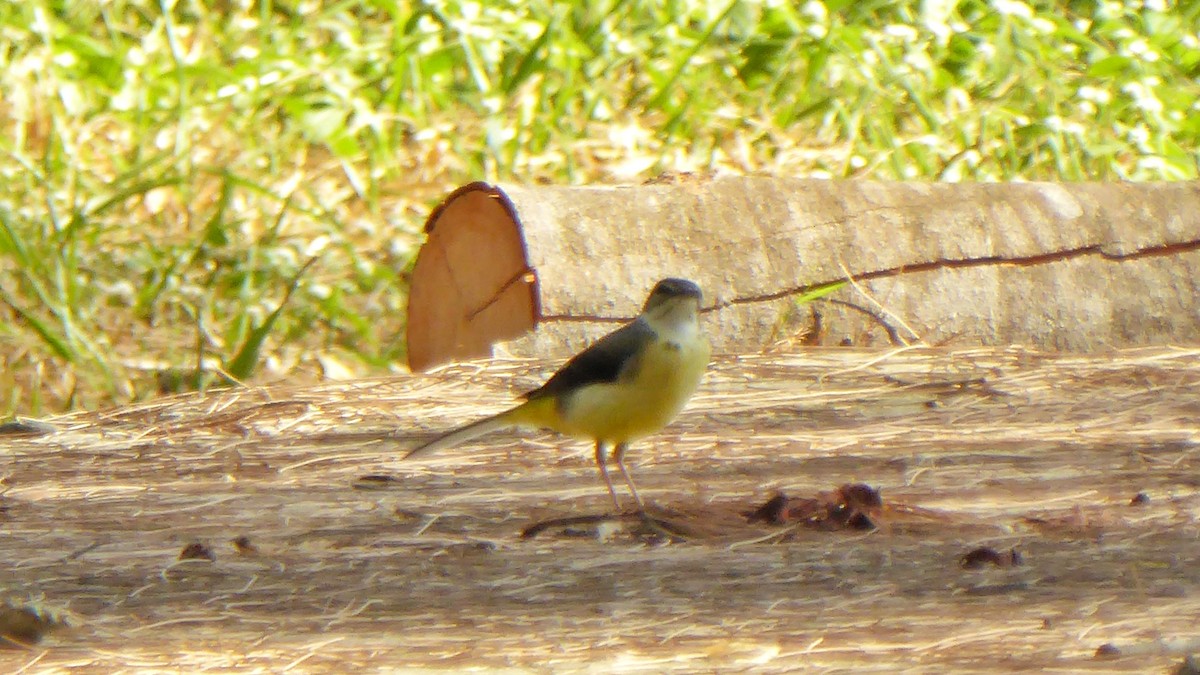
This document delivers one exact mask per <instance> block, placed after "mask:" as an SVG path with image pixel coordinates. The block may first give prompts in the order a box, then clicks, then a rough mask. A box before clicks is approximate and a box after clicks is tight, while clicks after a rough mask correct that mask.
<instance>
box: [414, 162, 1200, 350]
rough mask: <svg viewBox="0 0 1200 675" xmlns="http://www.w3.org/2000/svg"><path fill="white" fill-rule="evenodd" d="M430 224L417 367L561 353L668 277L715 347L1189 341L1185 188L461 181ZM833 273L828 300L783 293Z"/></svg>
mask: <svg viewBox="0 0 1200 675" xmlns="http://www.w3.org/2000/svg"><path fill="white" fill-rule="evenodd" d="M425 229H426V232H427V233H428V241H427V242H426V243H425V245H424V246H423V247H422V248H421V250H420V251H419V253H418V256H417V261H416V265H415V268H414V270H413V277H412V289H411V296H410V299H409V314H408V354H409V365H410V367H412V368H413V370H418V371H420V370H426V369H428V368H431V367H433V366H435V365H438V364H440V363H445V362H448V361H452V360H462V359H469V358H476V357H483V356H488V355H490V354H491V353H492V350H493V348H495V346H496V345H497V344H498V343H501V342H504V343H505V345H504V349H505V351H507V352H508V353H511V354H514V355H533V354H537V355H541V356H543V357H562V356H567V355H569V354H571V353H573V352H575V351H577V350H578V349H579V348H581V347H582V346H583V345H585V344H586V343H587V342H588V341H589V340H590V339H592V338H594V337H596V336H597V335H599V334H602V333H604V332H606V331H608V330H611V329H612V328H613V327H614V326H615V324H617V323H619V322H620V321H624V320H627V319H628V318H630V317H632V316H634V315H635V314H636V313H637V311H638V308H639V305H640V303H641V302H642V300H643V298H644V296H645V294H646V292H647V291H648V290H649V288H650V287H651V286H652V285H653V284H654V282H655V281H657V280H658V279H659V278H661V277H666V276H680V277H686V278H690V279H693V280H694V281H696V282H697V283H699V284H700V285H701V287H702V288H704V290H705V292H706V295H707V303H708V306H709V308H710V311H709V312H707V315H706V329H707V331H708V332H709V334H710V335H711V336H712V338H713V343H714V349H716V350H719V351H747V350H750V351H757V350H761V349H763V348H764V347H767V346H769V345H770V344H772V343H773V342H775V341H778V340H781V339H783V340H786V339H794V338H796V337H797V336H799V335H801V334H806V337H805V340H806V341H807V342H809V343H814V344H844V343H851V344H856V345H866V344H871V343H879V342H881V341H888V340H891V341H897V340H907V341H919V340H924V341H926V342H928V343H935V344H936V343H944V342H953V343H954V344H958V345H963V344H989V345H995V344H1008V343H1022V344H1027V345H1032V346H1035V347H1040V348H1045V349H1053V350H1067V351H1089V350H1093V349H1096V348H1100V347H1122V346H1134V345H1154V344H1168V343H1177V344H1178V343H1187V344H1196V343H1198V342H1200V182H1180V183H1147V184H1136V183H1077V184H1057V183H1009V184H947V183H882V182H870V181H818V180H801V179H779V178H756V177H725V178H718V179H712V180H708V179H687V180H681V181H678V182H674V183H657V184H649V185H640V186H631V187H526V186H516V185H502V186H493V185H488V184H486V183H472V184H470V185H467V186H464V187H462V188H460V189H459V190H457V191H455V192H454V193H453V194H451V195H450V196H449V197H448V198H447V199H446V201H445V202H444V203H443V204H442V205H441V206H439V207H438V208H437V209H436V210H435V211H434V212H433V214H431V215H430V217H429V220H428V222H427V223H426V227H425ZM847 275H849V276H850V277H851V278H853V279H854V280H855V283H854V284H851V285H847V286H846V287H844V288H842V289H840V290H839V291H837V293H836V294H835V295H834V296H832V297H831V298H830V300H832V301H831V302H822V303H812V304H809V305H804V306H802V307H800V306H797V304H796V303H795V301H794V299H795V298H796V297H798V296H800V295H801V294H803V293H804V292H805V291H807V290H809V289H811V288H813V287H817V286H821V285H824V284H828V283H831V282H835V281H837V280H839V279H845V278H846V277H847ZM818 315H819V316H818ZM535 327H536V328H537V331H536V332H534V328H535ZM902 327H906V328H908V329H911V331H912V333H915V334H912V333H909V332H908V331H907V330H906V329H905V328H902Z"/></svg>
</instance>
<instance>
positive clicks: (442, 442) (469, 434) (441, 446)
mask: <svg viewBox="0 0 1200 675" xmlns="http://www.w3.org/2000/svg"><path fill="white" fill-rule="evenodd" d="M511 416H512V411H511V410H506V411H504V412H502V413H500V414H499V415H493V416H491V417H485V418H484V419H481V420H479V421H478V422H472V423H470V424H468V425H466V426H461V427H459V428H457V429H452V430H450V431H447V432H446V433H444V434H442V435H441V436H438V437H437V438H435V439H433V440H432V441H429V442H428V443H426V444H425V445H422V446H419V447H417V448H415V449H413V450H411V451H409V453H408V454H407V455H405V456H404V459H412V458H414V457H424V456H426V455H432V454H433V453H435V452H437V451H438V450H445V449H446V448H452V447H454V446H456V445H458V444H459V443H466V442H467V441H469V440H472V439H474V438H479V437H480V436H482V435H484V434H488V433H491V432H493V431H499V430H500V429H505V428H507V427H511V426H514V422H513V420H512V419H510V418H511Z"/></svg>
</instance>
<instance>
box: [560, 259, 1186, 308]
mask: <svg viewBox="0 0 1200 675" xmlns="http://www.w3.org/2000/svg"><path fill="white" fill-rule="evenodd" d="M1106 247H1107V245H1106V244H1091V245H1089V246H1080V247H1078V248H1072V249H1066V250H1063V251H1053V252H1050V253H1039V254H1038V255H1030V256H1018V257H1013V258H1006V257H1003V256H985V257H982V258H959V259H950V260H931V261H929V262H923V263H915V264H912V265H901V266H899V267H889V268H886V269H882V270H874V271H871V272H863V273H861V274H856V275H854V277H853V278H854V280H855V281H871V280H874V279H886V278H889V277H897V276H900V275H903V274H911V273H914V272H928V271H931V270H937V269H960V268H971V267H986V266H989V265H1003V266H1014V267H1034V266H1037V265H1047V264H1051V263H1056V262H1061V261H1063V260H1070V259H1072V258H1081V257H1085V256H1099V257H1101V258H1103V259H1105V260H1109V261H1113V262H1124V261H1126V260H1140V259H1142V258H1157V257H1163V256H1170V255H1177V254H1180V253H1189V252H1191V251H1196V250H1200V239H1191V240H1188V241H1182V242H1176V243H1172V244H1162V245H1159V246H1148V247H1146V248H1140V249H1137V250H1136V251H1132V252H1130V253H1109V252H1107V251H1105V250H1104V249H1105V248H1106ZM839 281H845V279H830V280H825V281H818V282H816V283H812V284H806V285H804V286H799V287H795V288H786V289H783V290H780V291H776V292H774V293H764V294H761V295H749V296H744V297H739V298H733V299H732V300H726V301H725V302H721V303H717V304H715V305H712V306H710V307H705V308H703V309H701V310H700V311H701V312H702V313H707V312H714V311H717V310H719V309H724V308H725V307H732V306H734V305H745V304H750V303H754V302H770V301H772V300H779V299H781V298H786V297H788V296H791V295H801V294H804V293H808V292H810V291H812V290H814V289H817V288H820V287H822V286H828V285H829V284H833V283H837V282H839ZM632 318H633V317H608V316H597V315H593V314H549V315H546V316H543V317H542V319H541V320H542V321H544V322H545V321H558V322H589V323H624V322H626V321H629V320H631V319H632Z"/></svg>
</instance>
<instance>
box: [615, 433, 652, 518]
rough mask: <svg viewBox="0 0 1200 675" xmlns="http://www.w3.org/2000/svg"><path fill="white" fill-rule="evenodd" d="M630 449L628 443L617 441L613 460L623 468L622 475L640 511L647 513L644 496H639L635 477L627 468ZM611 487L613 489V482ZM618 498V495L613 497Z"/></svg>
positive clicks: (618, 466) (619, 467)
mask: <svg viewBox="0 0 1200 675" xmlns="http://www.w3.org/2000/svg"><path fill="white" fill-rule="evenodd" d="M628 450H629V444H628V443H617V447H616V449H614V450H613V461H615V462H616V463H617V468H618V469H620V470H621V475H622V476H624V477H625V484H626V485H628V486H629V493H630V494H631V495H633V501H635V502H637V506H638V512H640V513H645V512H646V505H645V504H643V503H642V498H641V497H640V496H638V491H637V488H635V487H634V486H633V478H631V477H630V476H629V471H628V470H627V469H626V468H625V452H626V451H628ZM609 489H610V490H611V489H612V486H611V484H610V485H609ZM613 498H614V499H616V497H613Z"/></svg>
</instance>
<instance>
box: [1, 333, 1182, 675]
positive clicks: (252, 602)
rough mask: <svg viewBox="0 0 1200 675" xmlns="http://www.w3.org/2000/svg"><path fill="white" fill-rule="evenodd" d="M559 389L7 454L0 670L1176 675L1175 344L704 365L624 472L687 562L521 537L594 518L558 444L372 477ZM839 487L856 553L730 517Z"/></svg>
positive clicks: (356, 398) (476, 376) (488, 372)
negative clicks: (858, 492)
mask: <svg viewBox="0 0 1200 675" xmlns="http://www.w3.org/2000/svg"><path fill="white" fill-rule="evenodd" d="M554 365H555V364H548V363H537V362H528V361H502V362H496V363H492V364H489V365H487V366H483V365H478V366H476V365H464V366H455V367H452V368H447V369H443V370H442V371H440V372H438V373H436V374H433V375H426V376H396V377H392V378H387V379H378V380H370V381H359V382H352V383H336V384H324V385H319V386H310V387H303V388H301V387H274V388H263V389H243V390H237V391H225V392H217V393H210V394H208V395H207V396H184V397H179V398H173V399H169V400H164V401H158V402H154V403H150V404H145V405H140V406H135V407H130V408H124V409H119V410H111V411H107V412H103V413H96V414H79V415H73V416H67V417H61V418H57V419H53V420H49V421H50V422H51V423H52V424H53V425H54V426H55V427H57V428H58V429H59V431H57V432H55V433H50V434H42V435H37V434H5V435H0V477H2V479H0V487H2V488H3V493H2V495H0V566H2V567H0V569H2V570H3V574H2V576H0V601H4V602H7V605H8V609H7V610H4V612H0V617H5V616H6V617H7V619H4V620H3V621H0V624H3V623H4V622H5V621H6V622H7V623H8V625H9V626H10V629H11V627H12V626H13V625H15V624H16V623H18V621H17V619H23V620H26V623H30V622H32V623H33V624H35V625H40V624H42V623H43V622H41V621H34V620H33V619H32V618H30V616H29V615H28V614H26V613H25V612H24V610H25V609H28V610H29V611H33V612H35V613H40V614H41V615H43V616H44V617H45V622H44V623H45V624H46V625H49V626H50V629H49V630H48V632H47V633H46V635H45V636H44V637H43V639H42V640H41V641H40V642H39V643H37V644H15V643H16V642H28V640H18V639H15V638H13V637H12V635H16V634H20V633H19V632H13V630H10V640H9V641H10V642H11V643H14V644H10V645H9V646H8V648H7V649H0V672H5V673H53V672H71V673H114V672H128V671H137V670H143V671H144V670H150V671H156V672H188V673H193V672H296V673H306V672H316V673H324V672H364V671H366V672H372V671H385V670H403V669H435V670H449V669H465V668H470V669H477V670H489V671H490V670H501V669H509V670H538V671H556V672H559V671H595V672H611V671H624V672H631V671H641V672H664V671H667V672H669V671H688V672H695V671H711V670H722V671H730V670H733V671H760V670H761V671H784V670H796V671H804V672H852V673H862V672H888V673H892V672H982V671H999V670H1002V671H1008V672H1012V671H1021V670H1028V669H1035V668H1036V669H1044V670H1046V671H1048V672H1070V673H1077V672H1114V671H1121V672H1169V671H1170V670H1171V669H1173V668H1175V667H1176V666H1177V665H1178V664H1180V663H1182V662H1183V660H1184V658H1185V656H1186V655H1187V654H1188V653H1190V652H1197V651H1200V527H1198V525H1197V520H1198V518H1200V426H1198V425H1200V422H1198V420H1200V349H1195V348H1192V349H1167V348H1162V349H1145V350H1135V351H1123V352H1113V353H1109V354H1104V355H1099V356H1073V355H1047V354H1039V353H1034V352H1030V351H1025V350H1022V349H1017V348H1011V349H973V350H957V351H954V350H936V349H909V350H897V351H867V350H853V349H821V350H812V351H806V352H804V353H797V354H783V355H762V356H758V355H756V356H747V357H727V358H722V359H718V360H717V361H716V362H715V363H714V364H713V367H712V369H711V372H710V374H709V376H708V379H707V380H706V382H705V384H704V386H703V387H702V389H701V391H700V393H699V394H698V395H697V396H696V398H695V399H694V401H693V403H692V405H691V406H690V407H689V408H688V409H687V411H685V413H684V414H683V415H682V416H681V417H680V419H679V420H678V421H677V422H676V423H675V424H674V425H672V426H671V427H670V428H669V429H667V430H666V431H664V432H663V433H661V434H659V435H658V436H656V437H654V438H651V439H647V440H646V441H645V442H643V443H642V444H641V445H639V446H636V447H635V448H634V451H633V453H632V457H631V460H630V462H629V463H630V468H631V471H632V473H633V475H634V478H635V479H636V480H637V482H638V487H639V488H640V490H641V492H642V494H643V496H644V497H646V498H647V500H648V501H650V502H651V503H652V504H653V505H654V513H655V515H656V516H658V517H660V518H662V519H663V520H665V521H667V522H669V523H671V524H672V525H675V526H678V527H679V529H681V530H686V531H687V533H688V536H687V537H686V538H675V539H672V538H670V537H667V536H664V535H663V534H662V533H661V532H655V531H650V530H645V529H644V528H639V527H637V526H636V525H635V520H634V519H629V520H627V521H618V522H608V523H603V524H600V525H588V524H582V525H575V526H571V527H551V528H548V529H546V530H545V531H542V532H540V533H538V534H537V536H534V537H530V538H524V539H523V538H521V533H522V531H523V530H524V529H525V528H527V527H529V526H531V525H533V524H535V523H538V522H541V521H544V520H545V519H551V518H562V517H572V516H589V515H600V514H604V513H606V512H607V511H608V510H610V509H611V504H610V502H609V498H608V495H607V493H606V491H605V489H604V487H603V484H602V483H601V482H600V480H599V478H598V476H597V475H596V471H595V468H594V466H593V464H592V463H591V455H590V448H588V447H587V445H586V444H584V443H582V442H579V441H572V440H567V439H562V438H559V437H555V436H553V435H548V434H538V433H518V432H512V433H501V434H498V435H495V436H492V437H489V438H485V439H482V440H480V441H477V442H474V443H472V444H469V445H468V446H465V447H463V448H460V449H458V450H455V451H448V452H446V453H445V454H444V455H443V456H440V457H438V458H436V459H434V460H432V461H427V462H421V463H413V464H409V463H401V462H399V461H397V460H398V457H399V454H400V451H401V450H402V449H403V448H406V447H411V446H412V445H414V444H415V443H417V442H418V441H419V440H420V439H422V438H425V437H427V436H428V435H429V434H431V433H432V432H434V431H436V430H440V429H443V428H445V427H448V426H452V425H454V424H457V423H461V422H463V421H467V420H470V419H473V418H475V417H478V416H480V415H483V414H486V413H489V412H494V411H496V410H498V409H499V408H501V407H502V406H503V405H505V404H506V403H508V402H510V401H512V400H513V393H514V392H517V391H522V390H524V389H528V388H532V387H533V386H536V385H537V384H538V383H540V381H541V377H543V376H544V375H546V374H548V373H549V372H550V371H551V370H552V369H553V367H554ZM392 430H398V431H397V433H396V434H395V435H394V437H393V438H380V436H381V434H382V433H386V432H388V431H392ZM366 475H376V478H375V479H373V480H361V479H362V477H363V476H366ZM379 475H386V476H389V477H390V478H391V480H383V479H380V478H378V476H379ZM851 482H862V483H866V484H869V485H871V486H874V487H876V488H878V489H879V491H880V493H881V495H882V500H883V507H882V509H876V510H875V511H873V512H872V513H871V514H870V520H871V521H872V522H873V523H874V524H875V525H876V526H877V527H876V528H875V529H873V530H857V529H838V528H834V527H833V526H831V525H829V524H828V523H818V524H817V525H816V526H814V524H813V523H811V522H808V521H806V520H803V519H801V520H786V519H785V521H786V522H783V523H782V524H777V523H771V522H748V520H747V518H746V517H745V515H744V514H745V513H746V512H750V511H753V510H754V509H756V508H758V507H759V506H761V505H762V504H763V503H764V502H766V501H767V500H768V499H770V498H771V497H772V496H774V495H776V494H777V493H780V492H782V493H784V494H786V495H788V496H790V497H796V498H805V497H808V498H812V497H816V496H817V495H818V493H821V492H828V491H832V490H835V489H836V488H837V487H838V486H839V485H842V484H845V483H851ZM1139 495H1140V496H1139ZM981 547H988V548H990V549H992V550H994V551H995V553H996V556H995V560H994V561H992V562H989V561H988V560H987V556H984V560H983V562H982V566H980V567H978V568H969V567H964V566H963V564H962V562H963V556H964V555H966V554H967V553H968V552H969V551H972V550H975V549H978V548H981ZM185 549H187V551H186V553H185ZM1014 549H1015V551H1016V553H1017V557H1018V558H1019V561H1018V562H1019V563H1020V564H1012V562H1013V561H1012V552H1013V551H1014ZM181 555H182V559H181ZM14 630H15V629H14ZM33 632H36V631H33ZM29 635H32V633H30V634H29ZM27 637H28V636H27Z"/></svg>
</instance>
